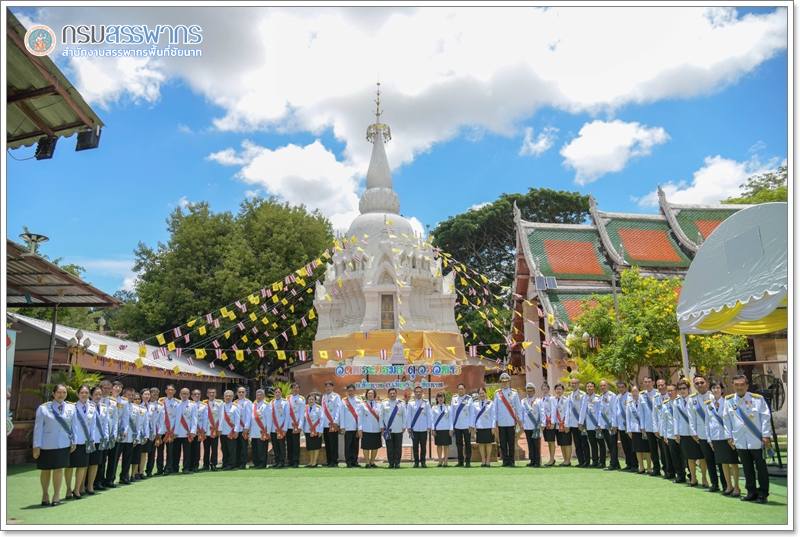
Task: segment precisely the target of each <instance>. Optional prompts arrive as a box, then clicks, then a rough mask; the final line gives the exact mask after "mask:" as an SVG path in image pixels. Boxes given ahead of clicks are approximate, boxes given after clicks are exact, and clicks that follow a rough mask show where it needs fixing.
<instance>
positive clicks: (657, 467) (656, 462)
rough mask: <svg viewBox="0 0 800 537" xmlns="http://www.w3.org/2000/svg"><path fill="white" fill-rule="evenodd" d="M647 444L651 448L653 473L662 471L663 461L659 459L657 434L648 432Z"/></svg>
mask: <svg viewBox="0 0 800 537" xmlns="http://www.w3.org/2000/svg"><path fill="white" fill-rule="evenodd" d="M647 443H648V445H649V446H650V459H652V461H653V473H658V472H660V471H661V461H660V459H659V458H658V438H656V435H655V433H651V432H650V431H647Z"/></svg>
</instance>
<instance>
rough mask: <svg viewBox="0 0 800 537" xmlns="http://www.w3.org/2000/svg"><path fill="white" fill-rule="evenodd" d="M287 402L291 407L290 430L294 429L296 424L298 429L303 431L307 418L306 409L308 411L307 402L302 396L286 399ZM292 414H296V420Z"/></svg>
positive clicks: (292, 396) (289, 408) (291, 396)
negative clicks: (304, 421) (304, 420)
mask: <svg viewBox="0 0 800 537" xmlns="http://www.w3.org/2000/svg"><path fill="white" fill-rule="evenodd" d="M286 402H287V403H288V405H289V407H288V410H289V428H290V429H294V427H295V424H297V428H298V429H300V430H302V429H303V419H304V417H305V409H306V400H305V398H303V396H302V395H299V394H298V395H290V396H289V397H288V398H286ZM292 414H294V420H293V419H292Z"/></svg>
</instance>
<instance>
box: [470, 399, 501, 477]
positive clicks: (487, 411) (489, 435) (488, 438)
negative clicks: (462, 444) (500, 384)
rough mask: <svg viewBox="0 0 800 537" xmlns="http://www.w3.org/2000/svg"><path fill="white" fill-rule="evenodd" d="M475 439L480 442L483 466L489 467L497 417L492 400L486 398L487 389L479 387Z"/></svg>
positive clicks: (476, 404)
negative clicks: (495, 416) (495, 417)
mask: <svg viewBox="0 0 800 537" xmlns="http://www.w3.org/2000/svg"><path fill="white" fill-rule="evenodd" d="M473 406H474V407H475V408H474V412H473V414H472V415H473V416H475V418H474V420H475V421H474V422H473V424H472V428H473V429H475V441H476V442H477V443H478V452H479V453H480V454H481V466H485V467H488V466H490V464H489V457H491V455H492V442H494V433H495V428H496V427H495V424H496V422H495V419H494V411H493V410H492V402H491V401H489V400H488V399H487V398H486V389H485V388H478V400H477V401H475V403H474V404H473Z"/></svg>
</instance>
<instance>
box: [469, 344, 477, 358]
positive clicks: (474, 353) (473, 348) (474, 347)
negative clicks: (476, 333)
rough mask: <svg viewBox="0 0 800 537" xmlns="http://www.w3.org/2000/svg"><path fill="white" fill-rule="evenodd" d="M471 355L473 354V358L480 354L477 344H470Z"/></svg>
mask: <svg viewBox="0 0 800 537" xmlns="http://www.w3.org/2000/svg"><path fill="white" fill-rule="evenodd" d="M469 355H470V356H472V357H473V358H475V357H476V356H478V347H476V346H475V345H472V346H470V348H469Z"/></svg>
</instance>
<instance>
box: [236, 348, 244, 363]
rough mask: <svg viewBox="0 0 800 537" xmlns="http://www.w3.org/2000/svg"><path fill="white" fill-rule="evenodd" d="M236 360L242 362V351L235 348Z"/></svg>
mask: <svg viewBox="0 0 800 537" xmlns="http://www.w3.org/2000/svg"><path fill="white" fill-rule="evenodd" d="M236 361H237V362H244V351H242V350H237V351H236Z"/></svg>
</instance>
